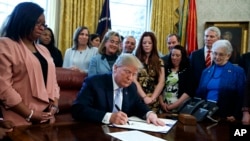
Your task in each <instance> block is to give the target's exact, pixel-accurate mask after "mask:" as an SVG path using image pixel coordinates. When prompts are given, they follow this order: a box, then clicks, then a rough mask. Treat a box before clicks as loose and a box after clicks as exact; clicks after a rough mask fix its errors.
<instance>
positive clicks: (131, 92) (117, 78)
mask: <svg viewBox="0 0 250 141" xmlns="http://www.w3.org/2000/svg"><path fill="white" fill-rule="evenodd" d="M139 68H142V64H141V63H140V61H139V60H138V59H137V58H136V57H135V56H134V55H132V54H128V53H123V54H121V55H120V56H119V57H118V58H117V60H116V62H115V64H114V65H113V72H112V74H102V75H96V76H92V77H88V78H86V79H85V82H84V84H83V86H82V88H81V90H80V92H79V93H78V96H77V98H76V100H75V101H74V103H73V105H72V116H73V118H74V119H76V120H80V121H92V122H100V123H101V122H102V123H105V124H110V123H115V124H126V123H127V122H128V116H138V117H140V118H143V119H147V122H148V123H153V124H155V125H164V123H163V122H162V121H161V120H159V119H158V118H157V115H156V114H155V113H154V112H152V111H150V109H149V108H148V107H147V106H146V105H145V104H144V102H143V101H142V100H141V99H140V97H139V96H138V94H137V88H136V85H135V84H134V83H133V80H134V79H135V77H136V75H137V72H138V69H139ZM117 89H121V92H120V94H121V98H120V99H121V101H122V103H121V105H120V107H119V106H117V105H116V107H115V106H114V105H115V104H114V103H116V100H115V99H116V96H117V93H116V92H115V91H116V90H117ZM115 108H116V109H117V110H119V111H118V112H114V109H115Z"/></svg>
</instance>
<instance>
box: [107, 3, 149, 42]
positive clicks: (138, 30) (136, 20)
mask: <svg viewBox="0 0 250 141" xmlns="http://www.w3.org/2000/svg"><path fill="white" fill-rule="evenodd" d="M148 9H149V8H148V0H136V1H135V0H110V14H111V24H112V30H114V31H117V32H119V33H120V34H121V35H123V36H127V35H133V36H134V37H135V38H136V39H137V41H138V40H139V38H140V36H141V34H142V33H143V32H144V31H145V30H147V19H149V18H148V17H147V15H149V14H148Z"/></svg>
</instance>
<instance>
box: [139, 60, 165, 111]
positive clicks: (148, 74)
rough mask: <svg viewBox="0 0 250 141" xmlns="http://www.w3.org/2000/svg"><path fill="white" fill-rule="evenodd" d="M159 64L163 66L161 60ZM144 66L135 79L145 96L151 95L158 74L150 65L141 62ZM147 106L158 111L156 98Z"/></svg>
mask: <svg viewBox="0 0 250 141" xmlns="http://www.w3.org/2000/svg"><path fill="white" fill-rule="evenodd" d="M159 63H161V66H162V67H164V65H163V61H162V60H160V62H159ZM143 65H144V68H143V69H141V70H140V71H139V73H138V77H137V81H138V82H139V83H140V85H141V87H142V89H143V91H144V92H145V93H146V94H147V96H149V97H151V95H152V93H153V92H154V89H155V87H156V85H157V83H158V76H157V74H156V72H155V71H154V70H153V69H152V67H150V65H147V64H145V63H144V64H143ZM149 108H150V109H151V110H152V111H154V112H155V113H159V100H158V98H156V101H155V102H154V103H152V104H150V105H149Z"/></svg>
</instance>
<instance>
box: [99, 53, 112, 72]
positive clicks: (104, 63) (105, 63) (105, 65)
mask: <svg viewBox="0 0 250 141" xmlns="http://www.w3.org/2000/svg"><path fill="white" fill-rule="evenodd" d="M101 61H102V62H101V63H100V64H102V65H103V66H104V67H106V68H108V69H109V70H110V69H111V68H110V66H109V64H108V60H107V59H106V58H105V57H104V56H101Z"/></svg>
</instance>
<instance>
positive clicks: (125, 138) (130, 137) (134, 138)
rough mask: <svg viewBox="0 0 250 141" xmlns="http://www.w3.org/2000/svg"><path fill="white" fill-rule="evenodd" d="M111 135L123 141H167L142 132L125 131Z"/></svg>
mask: <svg viewBox="0 0 250 141" xmlns="http://www.w3.org/2000/svg"><path fill="white" fill-rule="evenodd" d="M108 134H109V135H111V136H113V137H115V138H117V139H119V140H122V141H166V140H164V139H161V138H158V137H155V136H152V135H149V134H146V133H143V132H141V131H136V130H133V131H123V132H114V133H108Z"/></svg>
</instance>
